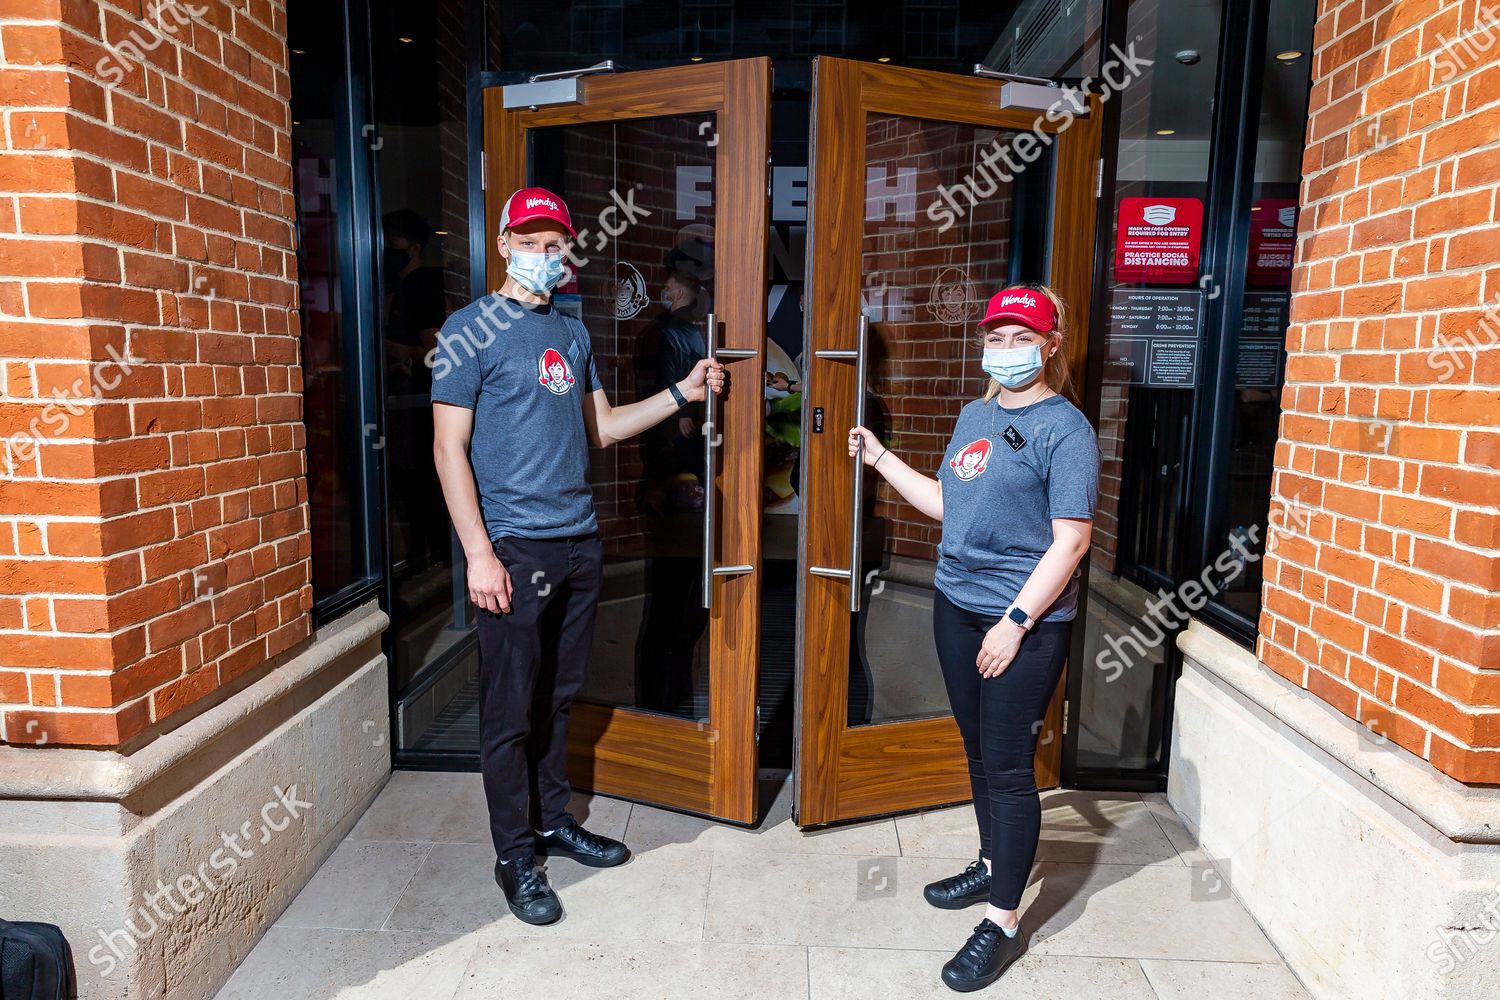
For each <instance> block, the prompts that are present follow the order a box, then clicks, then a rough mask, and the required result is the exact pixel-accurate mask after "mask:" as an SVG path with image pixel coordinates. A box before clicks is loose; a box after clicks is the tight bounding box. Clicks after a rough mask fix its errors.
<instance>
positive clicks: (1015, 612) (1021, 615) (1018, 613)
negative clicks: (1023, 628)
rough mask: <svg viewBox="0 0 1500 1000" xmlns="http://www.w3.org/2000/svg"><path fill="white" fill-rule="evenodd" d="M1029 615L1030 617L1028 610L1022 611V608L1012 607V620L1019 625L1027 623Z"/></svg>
mask: <svg viewBox="0 0 1500 1000" xmlns="http://www.w3.org/2000/svg"><path fill="white" fill-rule="evenodd" d="M1028 617H1030V616H1029V615H1027V614H1026V612H1024V611H1022V610H1021V609H1020V608H1011V609H1010V620H1011V621H1013V622H1015V623H1016V624H1017V625H1025V624H1026V619H1027V618H1028Z"/></svg>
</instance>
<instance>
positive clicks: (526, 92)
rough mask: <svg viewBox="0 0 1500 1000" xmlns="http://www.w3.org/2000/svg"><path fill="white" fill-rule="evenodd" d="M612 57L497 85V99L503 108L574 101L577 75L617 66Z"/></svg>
mask: <svg viewBox="0 0 1500 1000" xmlns="http://www.w3.org/2000/svg"><path fill="white" fill-rule="evenodd" d="M618 68H619V67H617V66H616V65H615V61H614V60H613V59H606V60H604V61H603V62H598V63H594V65H592V66H585V67H583V68H582V69H564V70H559V71H557V72H556V73H537V74H536V75H534V76H531V77H529V78H527V80H526V82H525V83H512V84H507V85H506V86H504V87H501V88H500V96H501V103H503V104H504V105H505V110H507V111H512V110H514V109H516V108H530V109H531V110H532V111H535V110H536V109H537V108H540V107H543V106H545V105H550V104H577V103H578V78H579V77H580V76H591V75H593V74H595V73H613V72H614V71H615V70H616V69H618Z"/></svg>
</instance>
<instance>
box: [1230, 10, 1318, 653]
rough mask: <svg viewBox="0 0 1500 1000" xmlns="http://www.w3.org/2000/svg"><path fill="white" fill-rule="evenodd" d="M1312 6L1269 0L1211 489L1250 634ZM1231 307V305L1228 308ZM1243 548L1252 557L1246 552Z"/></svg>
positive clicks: (1282, 342)
mask: <svg viewBox="0 0 1500 1000" xmlns="http://www.w3.org/2000/svg"><path fill="white" fill-rule="evenodd" d="M1313 14H1314V12H1313V10H1312V9H1311V8H1310V7H1308V5H1306V4H1300V3H1294V2H1292V0H1272V2H1271V12H1270V24H1269V27H1268V29H1267V35H1266V51H1265V53H1264V54H1263V56H1262V63H1263V68H1262V73H1263V83H1262V89H1261V99H1260V129H1259V136H1258V138H1257V141H1256V144H1255V154H1254V155H1255V183H1254V188H1253V191H1252V193H1251V197H1250V204H1249V212H1250V218H1249V228H1250V242H1249V251H1248V253H1247V255H1246V257H1245V259H1244V260H1242V261H1239V262H1238V266H1239V267H1240V268H1242V270H1243V273H1244V276H1245V284H1244V297H1243V303H1242V306H1243V308H1242V309H1241V310H1240V315H1241V319H1240V328H1239V349H1238V353H1237V356H1236V362H1235V379H1234V404H1233V410H1232V412H1231V414H1230V418H1229V419H1230V428H1231V431H1230V435H1229V438H1228V440H1227V442H1226V444H1227V446H1228V449H1229V457H1228V460H1227V461H1226V462H1225V463H1224V466H1223V468H1224V470H1225V475H1224V479H1223V480H1222V481H1221V482H1220V483H1219V484H1218V485H1217V487H1216V488H1215V490H1214V496H1213V498H1212V503H1213V507H1212V509H1213V519H1214V520H1213V523H1214V526H1215V528H1214V537H1215V538H1216V539H1217V540H1218V543H1219V544H1218V551H1216V552H1215V553H1211V554H1210V555H1211V556H1213V557H1214V558H1212V559H1211V560H1210V563H1209V565H1210V567H1212V568H1213V569H1215V571H1217V570H1218V569H1219V567H1218V566H1217V562H1218V559H1217V556H1218V554H1219V553H1220V552H1222V553H1227V556H1226V560H1227V561H1226V565H1228V566H1229V569H1228V570H1226V571H1224V572H1222V573H1220V574H1219V576H1218V577H1217V579H1216V580H1215V581H1214V582H1215V583H1216V584H1217V590H1218V596H1217V603H1218V604H1219V605H1220V607H1221V608H1222V609H1223V610H1225V611H1227V612H1228V613H1229V614H1230V616H1231V617H1232V619H1235V620H1237V621H1238V623H1239V625H1240V626H1241V631H1242V632H1243V633H1244V635H1245V636H1246V637H1247V638H1248V637H1253V636H1254V635H1255V632H1256V630H1257V624H1258V619H1259V618H1260V602H1261V566H1262V562H1261V560H1260V559H1259V558H1257V557H1256V556H1258V554H1259V553H1260V552H1263V551H1264V550H1265V546H1266V544H1267V541H1268V539H1267V537H1266V535H1267V533H1268V532H1269V530H1270V528H1269V523H1268V522H1269V518H1270V507H1271V473H1272V469H1273V467H1274V464H1275V461H1274V460H1275V452H1276V437H1277V431H1278V428H1279V426H1280V421H1281V386H1282V381H1283V370H1284V367H1285V365H1286V329H1287V317H1288V311H1289V308H1290V305H1291V298H1292V263H1293V258H1294V257H1295V252H1296V245H1297V193H1298V186H1299V183H1300V180H1301V176H1302V148H1303V143H1304V135H1305V132H1306V128H1307V95H1308V83H1309V78H1310V74H1309V71H1308V64H1309V61H1310V59H1311V55H1310V52H1311V46H1312V30H1313ZM1232 312H1233V311H1231V314H1232ZM1240 547H1244V548H1245V549H1246V550H1247V551H1248V552H1249V553H1250V556H1248V557H1247V556H1246V555H1245V554H1243V553H1242V552H1241V551H1240Z"/></svg>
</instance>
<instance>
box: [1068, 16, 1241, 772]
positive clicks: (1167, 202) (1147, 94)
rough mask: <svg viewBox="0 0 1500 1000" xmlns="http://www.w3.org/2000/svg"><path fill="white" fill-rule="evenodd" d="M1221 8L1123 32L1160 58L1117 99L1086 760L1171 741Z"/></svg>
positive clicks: (1130, 758)
mask: <svg viewBox="0 0 1500 1000" xmlns="http://www.w3.org/2000/svg"><path fill="white" fill-rule="evenodd" d="M1220 9H1221V4H1219V3H1207V4H1194V5H1191V6H1173V7H1172V8H1171V9H1170V12H1168V11H1167V9H1166V8H1164V7H1163V6H1162V5H1159V4H1157V3H1154V2H1138V3H1132V4H1130V8H1129V11H1128V12H1127V15H1126V31H1125V38H1126V39H1127V41H1133V42H1134V46H1135V49H1136V51H1137V52H1138V53H1139V54H1140V55H1142V56H1145V57H1146V58H1148V59H1151V60H1153V64H1152V65H1151V66H1148V67H1145V68H1144V69H1143V70H1142V72H1141V75H1140V76H1139V78H1137V79H1135V80H1134V81H1133V82H1131V83H1129V84H1128V85H1127V86H1126V87H1125V88H1124V90H1123V92H1122V93H1120V94H1119V95H1118V96H1116V97H1114V98H1112V99H1113V100H1117V101H1119V102H1120V103H1119V106H1118V114H1119V121H1120V131H1119V145H1118V147H1117V162H1116V172H1115V184H1114V190H1113V192H1110V191H1106V192H1105V194H1106V196H1110V195H1112V200H1111V204H1112V205H1113V206H1114V211H1113V212H1112V227H1111V229H1109V230H1106V232H1105V238H1106V239H1107V240H1108V241H1109V249H1108V254H1107V259H1108V264H1107V267H1106V269H1105V270H1104V272H1103V273H1099V274H1096V275H1095V281H1096V282H1103V283H1104V287H1105V290H1106V292H1105V305H1106V309H1105V311H1104V314H1103V315H1102V317H1100V320H1101V323H1102V324H1103V326H1104V329H1103V331H1102V335H1103V336H1102V339H1103V341H1104V349H1105V360H1104V364H1103V365H1102V374H1101V377H1100V384H1099V386H1098V387H1097V391H1098V394H1099V412H1098V433H1099V450H1100V453H1101V457H1102V461H1103V465H1102V468H1101V473H1100V480H1099V509H1098V516H1097V517H1096V518H1095V521H1094V544H1093V548H1092V550H1091V552H1090V567H1089V578H1088V580H1089V586H1088V596H1087V601H1086V604H1085V610H1084V616H1083V617H1084V621H1085V631H1084V635H1085V642H1084V655H1083V659H1082V662H1081V664H1079V666H1080V667H1081V669H1080V670H1079V671H1078V673H1079V674H1081V679H1080V681H1079V682H1078V683H1080V687H1079V688H1077V689H1076V690H1078V692H1079V695H1078V703H1077V704H1076V705H1075V706H1074V708H1075V710H1076V713H1077V715H1076V718H1077V723H1076V725H1077V742H1076V746H1077V758H1076V760H1077V765H1078V766H1079V767H1080V768H1109V769H1112V770H1114V769H1122V770H1144V771H1154V770H1156V769H1158V768H1159V766H1160V762H1161V757H1162V753H1163V749H1164V748H1163V746H1162V735H1163V727H1162V724H1161V723H1162V719H1163V717H1164V714H1165V712H1166V700H1167V691H1168V687H1169V683H1170V678H1169V676H1168V674H1169V670H1170V666H1169V653H1170V644H1171V641H1172V640H1171V631H1170V630H1167V629H1163V628H1162V627H1161V626H1160V625H1159V624H1158V623H1157V621H1156V619H1155V618H1154V617H1153V616H1152V614H1151V608H1152V602H1153V601H1154V600H1156V598H1157V595H1158V592H1159V591H1161V590H1162V589H1166V588H1171V587H1173V586H1174V585H1175V583H1176V573H1177V565H1178V560H1179V558H1180V555H1181V551H1182V549H1181V546H1182V543H1183V542H1182V537H1181V536H1182V520H1183V517H1184V513H1185V508H1186V498H1185V496H1184V492H1185V487H1186V478H1185V477H1186V475H1187V456H1188V449H1189V447H1190V445H1191V441H1192V434H1191V432H1192V413H1193V402H1194V398H1195V387H1196V385H1197V379H1198V365H1197V361H1198V352H1199V350H1200V346H1201V345H1200V343H1199V341H1200V339H1201V337H1202V335H1203V330H1202V325H1201V324H1202V316H1203V312H1204V302H1205V299H1206V295H1207V293H1206V292H1205V291H1204V289H1203V288H1202V287H1201V286H1200V284H1199V281H1200V275H1199V268H1198V258H1197V247H1198V245H1199V244H1200V243H1201V239H1202V233H1203V215H1204V206H1205V202H1206V200H1207V198H1208V194H1209V191H1208V176H1209V146H1210V138H1211V134H1212V128H1213V95H1214V90H1215V86H1216V84H1217V75H1218V60H1217V53H1218V48H1219V27H1220ZM1085 308H1086V306H1085ZM1099 342H1100V336H1099V332H1097V331H1096V334H1095V340H1094V344H1095V346H1094V347H1093V349H1094V350H1098V349H1099V347H1098V346H1097V345H1098V344H1099ZM1096 370H1098V369H1097V368H1096Z"/></svg>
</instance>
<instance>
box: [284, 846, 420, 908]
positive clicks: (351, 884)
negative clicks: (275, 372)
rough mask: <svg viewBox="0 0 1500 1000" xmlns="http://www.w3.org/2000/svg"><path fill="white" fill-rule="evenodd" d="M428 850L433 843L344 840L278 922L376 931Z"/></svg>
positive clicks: (393, 906)
mask: <svg viewBox="0 0 1500 1000" xmlns="http://www.w3.org/2000/svg"><path fill="white" fill-rule="evenodd" d="M431 850H432V845H431V844H401V843H396V842H393V841H358V840H345V841H344V842H343V843H341V844H339V846H338V847H336V848H335V849H334V852H333V854H332V855H330V856H329V858H328V860H327V861H325V862H323V867H321V868H319V869H318V872H317V874H316V875H314V876H313V877H312V881H310V882H308V883H307V885H306V886H305V887H304V888H303V890H302V891H301V892H300V893H298V894H297V898H296V899H294V900H292V905H291V906H289V907H287V909H286V911H285V912H284V913H282V915H281V917H280V919H278V920H277V921H276V924H277V926H280V927H343V928H348V929H351V930H353V929H360V928H364V929H368V930H378V929H380V927H381V925H382V924H384V923H385V918H386V917H388V916H390V913H391V910H393V909H395V906H396V901H397V900H398V899H400V898H401V893H402V892H404V891H405V890H406V886H407V884H408V883H410V882H411V880H412V877H413V876H414V875H416V873H417V869H418V868H420V867H421V865H422V861H423V859H425V858H426V857H427V854H428V852H429V851H431Z"/></svg>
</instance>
